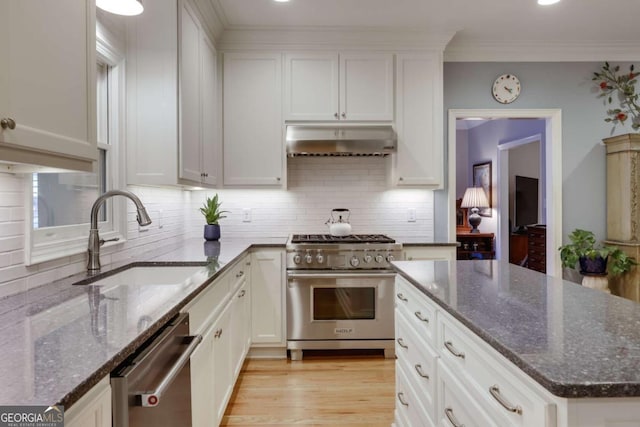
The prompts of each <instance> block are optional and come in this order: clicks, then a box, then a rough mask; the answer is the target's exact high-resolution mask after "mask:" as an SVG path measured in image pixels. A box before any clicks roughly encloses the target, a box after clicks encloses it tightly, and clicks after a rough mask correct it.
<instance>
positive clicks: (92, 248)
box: [87, 190, 151, 274]
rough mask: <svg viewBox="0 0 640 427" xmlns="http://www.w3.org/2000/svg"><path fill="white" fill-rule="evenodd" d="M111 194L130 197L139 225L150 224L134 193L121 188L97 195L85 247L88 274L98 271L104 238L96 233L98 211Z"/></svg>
mask: <svg viewBox="0 0 640 427" xmlns="http://www.w3.org/2000/svg"><path fill="white" fill-rule="evenodd" d="M113 196H125V197H128V198H129V199H131V201H132V202H133V203H134V204H135V205H136V209H137V210H138V215H137V217H136V219H137V220H138V224H140V225H141V226H145V225H149V224H151V218H149V214H147V210H146V209H145V208H144V205H143V204H142V202H141V201H140V199H139V198H138V196H136V195H135V194H133V193H130V192H128V191H123V190H111V191H107V192H106V193H104V194H103V195H102V196H100V197H98V198H97V199H96V201H95V202H93V206H92V207H91V229H90V230H89V247H88V249H87V252H88V255H89V258H88V260H87V272H88V273H89V274H93V273H96V272H98V271H100V246H102V245H103V244H104V240H100V235H99V234H98V212H99V211H100V207H101V206H102V205H103V204H104V202H105V200H107V199H108V198H109V197H113Z"/></svg>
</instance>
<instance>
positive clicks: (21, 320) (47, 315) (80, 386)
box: [0, 237, 455, 410]
mask: <svg viewBox="0 0 640 427" xmlns="http://www.w3.org/2000/svg"><path fill="white" fill-rule="evenodd" d="M285 241H286V238H285V237H279V238H252V239H242V240H240V239H233V240H224V239H223V240H221V241H220V245H219V247H217V245H216V244H215V243H213V242H204V241H203V240H202V239H200V238H191V239H186V240H184V241H182V242H178V243H172V244H168V245H160V246H159V247H157V248H155V249H154V250H152V251H148V252H144V253H142V254H140V255H137V256H134V257H130V258H127V259H124V260H121V261H118V262H113V263H111V264H105V265H103V267H102V271H101V273H100V274H98V275H94V276H90V275H88V274H86V273H85V272H83V273H79V274H75V275H72V276H69V277H66V278H63V279H60V280H56V281H54V282H51V283H48V284H45V285H42V286H39V287H36V288H33V289H30V290H27V291H24V292H21V293H18V294H13V295H9V296H6V297H3V298H0V322H1V323H0V324H1V325H2V327H0V345H1V346H2V348H3V349H5V350H4V351H3V353H2V354H0V378H2V379H1V380H0V404H6V405H9V404H47V405H49V404H53V403H56V404H60V405H64V406H65V409H66V410H68V409H69V407H71V406H72V405H73V404H74V403H75V402H76V401H77V400H78V399H79V398H80V397H81V396H82V395H83V394H84V393H86V392H87V391H89V390H90V389H91V388H92V387H93V386H94V385H96V384H97V383H98V382H99V381H100V380H101V379H102V378H104V377H105V376H107V375H108V374H109V373H110V371H111V370H113V369H114V368H115V367H116V366H118V365H119V364H120V363H122V362H123V361H124V360H125V359H126V358H127V357H128V356H130V355H131V354H133V352H134V351H135V350H136V349H137V348H138V347H140V346H141V345H142V344H143V343H144V342H145V341H146V340H147V339H149V338H150V337H152V336H153V335H154V334H155V333H156V332H157V331H158V330H159V329H160V328H161V327H162V326H163V325H165V324H166V323H167V322H168V321H169V320H170V319H171V318H172V317H174V316H175V315H176V314H178V313H179V312H180V310H181V309H182V308H183V307H185V306H186V305H187V304H188V303H189V302H190V301H192V300H193V299H194V298H196V297H197V296H198V295H199V294H200V293H201V292H202V291H203V290H204V289H205V288H206V287H207V286H208V285H209V284H210V283H211V282H213V281H214V280H215V279H216V278H218V277H220V276H221V275H222V274H224V273H225V272H226V271H227V270H228V267H229V266H231V265H233V264H234V263H235V262H236V261H238V260H240V259H241V257H242V256H244V255H245V254H247V253H248V252H249V251H250V250H252V249H261V248H282V249H284V246H285ZM450 245H455V243H453V244H450V243H444V242H442V243H438V242H436V243H434V242H428V241H425V240H423V239H416V240H415V241H412V242H407V246H424V247H430V246H434V247H439V246H450ZM205 251H206V252H205ZM207 252H208V254H207ZM212 260H215V261H217V263H214V264H211V263H210V261H212ZM154 266H157V267H163V266H203V267H205V266H208V276H207V278H206V280H204V281H203V282H202V283H197V284H196V283H194V284H192V285H190V286H188V287H186V288H185V289H182V290H181V291H180V292H179V293H178V294H174V295H171V296H169V297H167V298H166V301H164V303H163V304H162V305H161V309H160V310H156V315H155V316H152V317H150V318H149V317H147V318H146V321H145V323H146V324H145V327H144V329H142V330H136V331H135V332H131V331H128V332H127V334H131V335H128V337H130V340H128V341H127V343H126V344H123V345H121V346H118V347H117V348H111V347H110V346H107V345H104V346H101V345H100V344H99V343H97V342H96V338H95V336H94V335H93V333H92V327H91V324H90V318H91V316H90V310H91V308H90V304H89V303H87V301H88V300H89V299H90V297H89V294H90V289H92V288H95V286H92V285H91V282H94V281H97V280H101V279H103V278H106V277H108V276H111V275H114V274H116V273H118V272H121V271H124V270H126V269H128V268H132V267H154ZM110 301H112V300H110ZM61 306H62V307H68V306H73V309H72V310H66V309H62V310H61V308H60V307H61ZM74 310H75V311H74ZM140 310H141V311H144V307H142V308H140ZM62 311H65V312H67V315H75V316H77V319H76V318H74V319H72V321H71V322H70V324H73V326H72V329H73V331H67V332H66V333H73V337H69V336H66V337H65V335H64V333H60V334H59V335H57V336H56V337H55V339H58V340H63V341H64V340H67V341H68V342H73V343H74V345H75V346H76V348H77V353H76V355H75V359H74V360H72V361H69V360H65V359H64V355H62V354H46V355H43V356H41V355H38V354H37V349H36V341H37V340H40V341H42V339H43V338H42V336H40V338H38V337H37V336H36V335H38V334H41V333H42V331H40V332H38V333H36V334H33V336H31V335H30V333H25V331H29V330H32V329H34V328H35V329H37V328H42V327H40V326H34V325H35V324H36V323H37V324H38V325H53V324H55V321H56V320H57V319H59V318H60V313H61V312H62ZM141 314H142V313H141ZM36 318H37V321H34V319H36ZM49 327H50V326H49ZM136 328H138V329H139V327H138V325H129V329H134V330H135V329H136ZM93 332H95V330H94V331H93ZM40 344H42V345H46V343H44V342H41V343H40ZM36 356H38V357H36ZM35 359H38V360H35ZM29 363H32V364H33V365H34V366H31V368H30V369H32V370H35V369H38V370H40V373H39V376H40V377H42V378H46V381H45V382H43V383H42V384H39V385H38V386H37V387H38V388H39V389H38V391H37V393H33V395H32V396H31V397H29V398H24V394H21V392H20V391H18V392H16V390H29V389H30V388H36V386H35V385H34V384H35V382H36V378H35V374H34V373H33V372H31V373H28V372H27V370H28V369H27V365H28V364H29ZM36 363H37V364H38V365H39V366H38V367H37V368H36V367H35V364H36ZM69 364H72V369H71V370H69V368H67V369H63V367H64V366H68V365H69ZM25 381H31V384H26V383H25Z"/></svg>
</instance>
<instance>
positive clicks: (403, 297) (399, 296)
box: [397, 293, 409, 302]
mask: <svg viewBox="0 0 640 427" xmlns="http://www.w3.org/2000/svg"><path fill="white" fill-rule="evenodd" d="M397 296H398V298H399V299H400V301H404V302H407V301H409V300H408V299H407V298H406V297H405V296H404V295H402V294H401V293H399V294H397Z"/></svg>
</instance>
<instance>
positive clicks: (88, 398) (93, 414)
mask: <svg viewBox="0 0 640 427" xmlns="http://www.w3.org/2000/svg"><path fill="white" fill-rule="evenodd" d="M64 425H65V426H66V427H111V385H110V383H109V377H105V378H103V379H102V380H100V382H99V383H98V384H96V385H95V386H94V387H93V388H92V389H91V390H89V391H88V392H87V393H86V394H85V395H84V396H82V397H81V398H80V399H79V400H78V401H77V402H76V403H75V404H74V405H73V406H72V407H71V408H70V409H69V410H68V411H66V412H65V414H64Z"/></svg>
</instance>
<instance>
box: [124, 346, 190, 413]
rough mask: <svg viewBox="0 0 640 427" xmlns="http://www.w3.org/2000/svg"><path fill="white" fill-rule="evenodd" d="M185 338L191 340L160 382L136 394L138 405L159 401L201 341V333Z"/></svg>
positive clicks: (150, 404) (152, 403) (148, 404)
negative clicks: (151, 389) (152, 388)
mask: <svg viewBox="0 0 640 427" xmlns="http://www.w3.org/2000/svg"><path fill="white" fill-rule="evenodd" d="M185 338H187V339H188V338H191V342H190V343H189V345H188V346H187V348H186V349H185V350H184V352H183V353H182V354H181V355H180V357H179V358H178V360H176V363H174V364H173V366H172V367H171V368H170V369H169V371H167V373H166V375H165V376H164V377H163V378H162V381H160V384H158V386H157V387H156V389H155V390H153V391H145V392H138V393H137V394H136V402H137V404H138V405H139V406H144V407H154V406H158V404H159V403H160V398H161V397H162V393H164V391H165V390H166V389H167V387H169V386H170V385H171V383H172V382H173V380H175V378H176V376H177V375H178V373H179V372H180V371H181V370H182V368H183V367H184V365H185V364H186V363H187V362H188V361H189V358H190V357H191V355H192V354H193V352H194V351H196V348H197V347H198V345H199V344H200V343H201V342H202V335H194V336H187V337H185Z"/></svg>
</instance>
